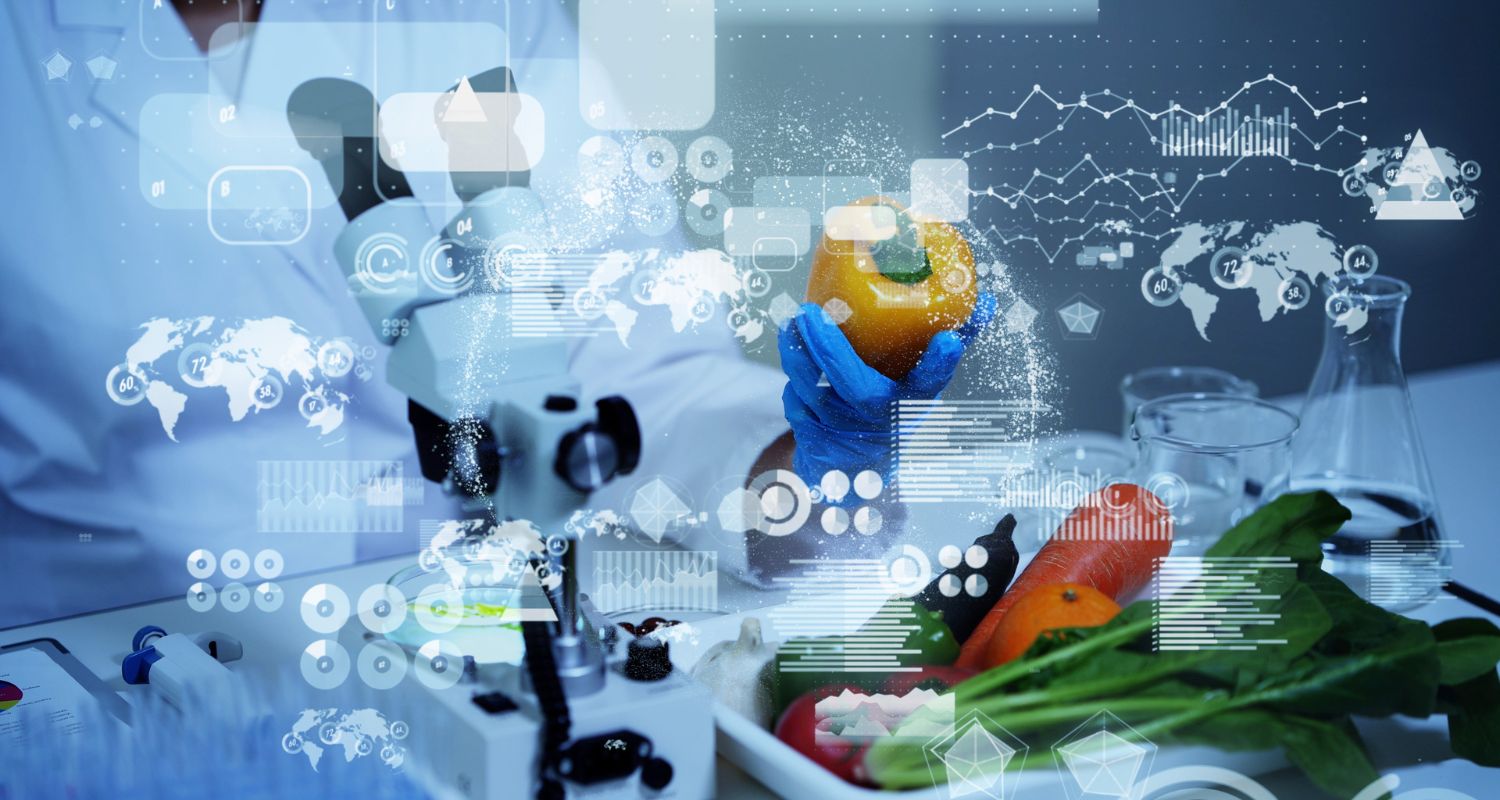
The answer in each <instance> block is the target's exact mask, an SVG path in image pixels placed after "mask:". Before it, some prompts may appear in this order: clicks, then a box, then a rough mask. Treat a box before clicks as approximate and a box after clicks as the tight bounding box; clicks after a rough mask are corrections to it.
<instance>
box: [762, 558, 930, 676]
mask: <svg viewBox="0 0 1500 800" xmlns="http://www.w3.org/2000/svg"><path fill="white" fill-rule="evenodd" d="M790 564H791V566H792V567H793V569H795V570H800V572H796V573H795V574H792V575H787V576H778V577H775V578H773V579H772V581H773V582H774V583H776V584H778V585H780V586H784V587H787V588H789V589H790V591H789V592H788V595H787V602H786V603H785V604H783V605H780V606H776V607H775V608H773V609H771V610H770V611H769V612H767V614H768V618H769V621H770V623H771V627H772V628H773V631H772V633H773V635H774V636H776V637H777V638H780V639H784V640H785V641H784V642H783V643H782V644H781V645H780V646H778V647H777V650H776V651H777V654H778V656H779V658H778V664H779V669H780V670H781V671H782V672H817V673H867V672H877V673H888V672H915V671H917V670H920V669H921V667H919V666H915V665H911V666H902V655H903V654H908V653H910V652H912V651H911V650H908V649H906V639H907V636H909V635H910V634H911V633H912V632H913V631H915V630H917V624H916V621H915V620H916V612H915V611H914V610H913V605H914V604H913V603H912V601H910V600H905V599H902V598H899V597H891V591H890V589H889V588H888V582H889V573H888V570H889V566H888V565H887V564H886V563H885V562H884V561H882V560H881V559H878V558H876V559H793V560H792V561H791V562H790ZM887 598H890V599H887Z"/></svg>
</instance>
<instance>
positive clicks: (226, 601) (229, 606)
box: [186, 548, 285, 613]
mask: <svg viewBox="0 0 1500 800" xmlns="http://www.w3.org/2000/svg"><path fill="white" fill-rule="evenodd" d="M186 566H187V572H188V575H189V576H190V577H192V578H195V579H196V580H195V581H194V583H193V584H192V585H191V586H189V587H188V590H187V596H186V599H187V604H188V608H191V609H192V610H194V611H199V612H205V611H210V610H212V609H213V608H214V607H215V606H219V607H222V608H223V609H224V610H225V611H228V612H230V613H239V612H241V611H244V610H245V609H247V608H249V607H250V604H251V603H252V602H253V603H254V604H255V607H256V608H258V609H260V610H261V611H266V612H271V611H275V610H277V609H279V608H281V603H282V600H283V599H285V594H284V593H283V591H282V589H281V586H280V585H279V584H277V583H276V582H275V581H274V580H273V579H274V578H277V577H280V575H281V571H282V569H283V568H284V567H285V561H284V560H283V559H282V557H281V553H280V552H278V551H276V550H272V549H269V548H267V549H265V550H261V551H260V552H259V553H256V554H255V558H254V559H251V557H250V555H249V554H248V553H246V552H245V551H244V550H240V549H238V548H234V549H231V550H226V551H224V553H223V554H222V555H218V556H216V555H214V553H213V551H211V550H205V549H203V548H199V549H197V550H194V551H193V552H191V553H188V556H187V562H186ZM252 570H253V571H254V572H255V575H256V577H259V578H261V579H262V581H261V583H260V584H259V585H257V586H256V587H255V589H254V590H251V589H250V587H248V586H246V585H245V584H244V582H243V579H244V578H246V577H247V576H249V574H250V572H251V571H252ZM216 572H217V573H220V574H222V575H223V576H224V577H225V578H228V579H229V581H228V582H227V583H225V584H224V585H223V586H222V587H220V588H218V589H215V588H214V585H213V584H212V583H209V580H208V579H209V578H212V577H213V576H214V574H215V573H216Z"/></svg>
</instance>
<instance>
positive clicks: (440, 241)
mask: <svg viewBox="0 0 1500 800" xmlns="http://www.w3.org/2000/svg"><path fill="white" fill-rule="evenodd" d="M470 260H471V259H469V258H467V257H466V254H465V252H464V249H463V248H462V247H460V246H459V244H458V242H455V241H453V240H452V239H446V238H442V237H434V238H433V239H432V240H431V241H429V242H428V243H427V246H425V247H423V248H422V263H421V269H422V282H423V283H425V284H427V285H428V286H429V287H431V289H432V290H433V291H435V292H438V293H439V294H446V295H455V294H458V293H460V292H462V291H464V290H465V289H468V288H469V286H471V285H472V284H473V283H474V270H473V269H471V268H470V267H469V262H470Z"/></svg>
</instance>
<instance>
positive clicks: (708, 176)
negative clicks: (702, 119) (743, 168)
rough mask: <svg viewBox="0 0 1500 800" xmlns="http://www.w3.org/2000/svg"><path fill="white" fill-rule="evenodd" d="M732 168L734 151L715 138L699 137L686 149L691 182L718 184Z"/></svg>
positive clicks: (721, 140)
mask: <svg viewBox="0 0 1500 800" xmlns="http://www.w3.org/2000/svg"><path fill="white" fill-rule="evenodd" d="M733 166H734V151H733V150H731V149H730V148H729V143H728V142H726V141H724V140H723V139H720V138H719V137H717V136H699V137H698V138H697V139H694V140H693V143H692V144H690V145H688V148H687V170H688V174H689V175H691V176H693V180H696V181H701V182H703V183H718V182H719V181H721V180H724V176H725V175H728V174H729V170H730V168H731V167H733Z"/></svg>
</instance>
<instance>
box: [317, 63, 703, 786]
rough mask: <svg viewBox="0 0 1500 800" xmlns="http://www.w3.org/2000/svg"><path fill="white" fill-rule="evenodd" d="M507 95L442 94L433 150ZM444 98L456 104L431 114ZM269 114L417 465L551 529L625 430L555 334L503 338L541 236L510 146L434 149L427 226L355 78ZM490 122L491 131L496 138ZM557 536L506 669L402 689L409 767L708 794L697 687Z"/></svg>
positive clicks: (611, 401) (501, 73)
mask: <svg viewBox="0 0 1500 800" xmlns="http://www.w3.org/2000/svg"><path fill="white" fill-rule="evenodd" d="M515 92H516V88H515V85H514V81H513V78H512V76H511V73H510V71H509V70H508V69H505V68H503V67H502V68H496V69H494V70H490V71H489V72H485V73H482V74H480V75H476V76H473V77H472V78H471V79H468V80H466V81H463V82H461V83H460V84H459V85H458V86H456V87H453V88H452V89H450V90H449V91H448V92H447V93H445V94H443V95H441V96H440V97H439V99H438V100H437V102H436V104H435V108H434V124H435V125H437V127H438V130H439V131H440V133H441V134H442V135H443V137H444V138H445V140H446V141H447V143H448V145H449V147H450V152H453V151H454V149H455V148H457V147H459V146H465V147H469V146H474V145H475V144H476V140H477V139H478V140H480V141H479V142H478V143H479V144H481V145H482V144H483V141H482V136H483V134H484V132H485V129H483V128H477V127H475V126H478V125H483V124H485V123H483V122H479V121H476V119H477V118H483V117H484V116H485V115H484V114H483V113H482V109H481V113H480V114H475V113H474V103H475V101H476V99H477V98H478V97H481V96H484V97H487V98H491V99H493V98H494V97H495V96H499V97H500V98H501V101H502V102H503V101H504V99H505V95H507V94H509V95H512V96H514V93H515ZM479 93H483V94H482V95H481V94H479ZM455 103H464V104H466V111H465V113H464V114H448V113H446V111H447V110H448V108H449V107H450V106H452V105H453V104H455ZM287 115H288V120H289V122H290V124H291V127H292V131H293V133H294V135H295V136H296V137H297V140H298V143H299V144H300V145H301V146H302V148H303V149H305V150H307V151H308V152H309V153H311V154H312V155H313V157H314V158H315V159H317V160H318V161H319V163H320V164H321V165H322V166H323V168H324V171H325V173H326V174H327V176H328V178H329V181H330V183H331V184H332V185H333V187H334V188H335V190H337V191H338V202H339V205H340V207H341V209H342V210H343V213H344V215H345V216H346V217H347V219H348V220H349V222H348V225H347V226H346V227H345V228H344V230H343V231H342V232H341V233H340V235H339V236H338V238H337V240H336V242H335V245H334V252H335V255H336V257H337V259H338V261H339V264H340V266H341V267H342V269H343V271H344V273H345V275H346V277H347V279H348V282H349V287H350V290H351V292H352V293H353V294H354V296H355V297H356V299H357V300H358V302H359V305H360V307H361V309H362V311H363V312H364V314H365V317H366V319H367V321H368V322H369V323H370V326H371V328H372V329H373V330H374V332H375V334H376V335H377V336H378V337H379V338H380V339H381V340H382V341H383V342H385V343H386V344H389V345H391V351H390V356H389V362H388V367H387V373H388V380H389V382H390V384H391V385H392V386H394V387H395V388H396V389H398V390H399V391H401V392H402V393H404V394H405V395H406V396H407V397H408V398H409V405H408V418H409V420H410V421H411V424H412V429H413V432H414V434H415V437H416V444H417V453H418V460H419V463H420V467H421V472H422V475H423V476H424V477H425V478H426V479H428V480H431V481H434V482H438V483H441V484H443V485H444V487H445V488H446V489H448V490H449V491H452V492H455V493H459V494H461V495H463V496H464V498H465V499H466V508H469V509H470V510H476V511H477V510H485V511H487V512H488V513H489V514H490V515H491V516H492V517H493V518H494V519H495V520H497V521H502V520H508V519H509V520H526V521H529V522H531V523H533V524H534V525H535V527H536V528H537V529H538V530H539V531H542V532H543V534H544V535H545V536H547V537H548V538H549V539H552V538H558V537H562V536H563V531H564V530H565V525H564V523H565V522H566V521H567V520H568V518H569V517H570V516H571V514H572V513H573V512H574V511H575V510H577V509H579V508H580V507H582V506H584V504H585V503H586V502H587V499H588V496H589V494H590V492H592V491H594V490H595V489H598V488H599V487H600V486H602V485H604V484H605V483H607V482H608V481H610V480H611V479H613V478H615V477H616V476H619V475H626V474H629V473H630V472H631V471H632V470H634V469H635V467H636V465H637V463H638V462H639V459H640V451H641V434H640V428H639V425H638V423H637V421H636V417H635V413H634V411H633V410H632V408H631V406H630V404H629V403H628V402H627V401H626V400H625V399H624V398H623V397H618V396H611V397H604V398H601V399H599V400H597V401H596V402H594V403H593V404H592V406H591V407H585V406H584V404H583V402H582V400H581V399H580V393H579V386H578V383H577V381H576V380H574V379H573V378H572V377H571V376H570V375H569V374H568V372H567V364H568V357H569V349H568V345H567V343H566V342H565V341H561V340H558V339H548V338H525V339H520V338H513V337H511V336H510V335H509V333H510V331H509V330H508V329H507V327H506V325H505V322H506V320H505V314H506V313H507V310H506V309H507V305H506V303H505V302H504V301H505V296H506V292H507V291H509V290H510V289H511V288H513V287H512V286H510V285H509V284H510V282H511V281H510V276H511V270H512V268H513V266H514V262H515V260H516V259H517V257H518V256H519V255H521V254H524V253H527V252H530V251H532V250H533V249H535V248H545V243H543V242H539V241H538V240H537V238H536V233H537V232H539V231H543V230H545V229H546V228H545V212H544V209H543V208H542V206H541V203H540V202H539V201H538V199H537V197H536V195H535V194H533V193H532V191H531V190H530V189H529V188H528V184H529V173H527V172H526V171H516V170H513V169H510V168H509V165H510V164H513V163H514V161H515V160H514V159H511V158H506V159H504V160H503V161H502V163H503V164H505V165H507V166H506V168H505V169H502V170H494V171H483V170H476V169H474V168H473V165H472V164H460V163H459V162H458V161H457V160H455V159H453V158H450V167H451V168H450V171H449V179H450V180H451V182H452V187H453V189H454V192H455V194H456V195H457V196H458V198H459V199H460V200H461V201H462V202H463V204H464V205H463V208H462V209H461V211H460V212H459V213H458V214H457V215H456V216H455V217H454V218H453V219H452V221H451V222H449V223H448V224H447V226H446V227H445V228H444V229H443V230H442V231H440V232H438V233H436V234H434V232H433V230H432V228H433V225H432V224H431V222H430V220H429V219H428V216H427V211H426V208H425V207H424V206H423V205H422V204H421V203H419V202H418V201H417V200H416V199H415V198H414V197H413V196H412V194H413V193H412V189H411V186H410V183H409V181H408V179H407V177H406V176H405V175H404V174H403V173H402V172H400V171H399V170H397V169H394V168H392V167H391V166H390V164H389V163H387V162H386V160H385V158H384V156H383V155H382V150H381V147H382V143H381V141H380V137H379V130H378V105H377V103H376V101H375V98H374V97H373V96H372V95H371V93H370V92H369V90H367V89H366V88H365V87H363V86H360V85H359V84H356V83H353V82H351V81H348V80H344V79H339V78H319V79H315V80H311V81H307V82H306V83H303V84H302V85H301V86H299V87H298V88H297V89H296V90H295V91H294V92H293V93H292V95H291V97H290V98H289V99H288V102H287ZM491 116H493V115H491ZM502 116H503V115H502ZM508 133H509V132H508V131H504V132H502V135H501V136H500V137H499V138H500V141H495V142H494V143H493V146H494V147H500V148H503V147H512V146H514V138H513V137H510V136H508ZM414 261H415V262H416V263H415V265H414V264H413V262H414ZM567 299H568V298H564V300H567ZM564 541H566V545H565V546H564V547H562V548H559V549H560V550H561V552H560V553H546V552H543V553H541V554H534V555H533V556H532V558H531V561H530V563H529V564H528V567H529V568H530V569H531V570H532V572H533V574H535V575H537V576H541V575H544V574H545V575H549V576H551V577H552V578H554V579H553V580H549V581H541V582H539V583H538V584H537V585H540V586H545V587H546V588H545V589H544V591H546V592H547V600H548V603H547V605H550V607H551V612H552V613H549V614H548V617H550V619H549V620H546V621H541V620H535V619H528V620H526V621H523V622H522V623H521V627H522V634H523V638H524V641H525V649H526V656H525V669H524V670H518V669H515V668H514V667H508V665H503V664H501V665H475V664H474V663H473V662H472V660H470V661H468V662H467V663H466V665H465V667H464V668H463V672H464V674H463V678H462V679H461V680H460V681H459V682H458V683H456V684H455V685H454V686H452V687H450V688H447V689H441V690H438V689H431V688H425V687H421V686H419V687H417V688H416V689H414V691H418V692H420V693H421V695H422V696H421V697H420V698H419V700H420V704H421V709H420V711H421V712H423V713H422V714H421V716H419V717H418V718H416V719H413V721H412V734H411V741H412V743H413V745H412V746H413V749H414V752H415V754H416V755H417V756H418V757H417V758H415V759H413V761H415V762H416V763H415V764H414V766H413V767H412V770H413V772H414V773H415V774H416V775H417V776H418V778H419V780H422V781H424V782H425V783H427V784H428V787H429V788H430V789H431V790H433V791H434V793H435V794H439V795H446V796H456V797H464V798H485V799H486V800H499V798H514V797H518V796H525V795H527V794H533V793H534V794H535V795H536V796H537V797H546V798H562V797H568V796H588V797H591V798H592V797H599V798H640V797H685V798H697V797H707V796H710V795H711V794H712V793H713V764H714V750H713V748H714V744H713V743H714V730H713V716H712V701H711V699H710V696H709V693H708V692H707V690H706V689H704V688H703V687H701V686H699V685H698V684H696V683H695V682H693V681H692V680H691V679H690V678H688V677H687V676H686V675H684V674H682V673H680V672H678V671H675V670H674V669H673V668H672V664H671V661H670V658H669V654H668V646H667V643H666V642H665V641H662V640H660V639H652V638H648V637H640V638H636V637H633V636H631V635H630V634H628V633H626V632H625V631H623V630H622V629H620V628H618V627H616V626H615V625H614V624H613V623H611V622H610V621H609V620H608V619H605V618H604V617H603V616H602V615H600V614H598V613H597V612H596V611H594V610H593V608H592V606H591V605H590V604H589V602H588V600H587V597H586V596H585V595H584V594H583V593H581V592H580V591H579V585H578V568H577V559H578V541H577V539H576V537H575V538H573V539H571V540H566V539H564ZM558 575H560V576H561V580H560V581H558V580H555V578H556V577H557V576H558ZM627 640H629V641H627ZM416 657H418V658H421V657H422V655H421V654H418V655H417V656H416ZM445 667H448V668H451V665H445ZM405 683H412V682H411V681H407V682H405ZM424 742H425V743H426V746H425V747H424V746H423V743H424ZM533 776H534V778H533ZM528 787H530V788H528Z"/></svg>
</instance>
